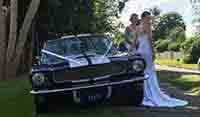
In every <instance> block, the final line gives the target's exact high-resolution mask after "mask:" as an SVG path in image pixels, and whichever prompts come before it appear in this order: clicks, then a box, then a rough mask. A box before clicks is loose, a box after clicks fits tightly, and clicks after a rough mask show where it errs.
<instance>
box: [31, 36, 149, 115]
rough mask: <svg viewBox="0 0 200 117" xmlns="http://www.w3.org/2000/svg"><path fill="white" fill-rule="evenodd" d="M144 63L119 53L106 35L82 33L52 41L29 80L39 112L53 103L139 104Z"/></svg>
mask: <svg viewBox="0 0 200 117" xmlns="http://www.w3.org/2000/svg"><path fill="white" fill-rule="evenodd" d="M144 69H145V61H144V59H143V58H142V57H141V56H140V55H137V54H129V53H128V52H126V51H125V52H122V51H119V50H118V49H117V48H116V47H115V46H114V44H113V42H112V39H111V38H110V37H108V36H105V35H92V34H82V35H76V36H64V37H62V38H59V39H54V40H49V41H47V42H46V43H45V44H44V47H43V49H42V50H41V53H40V56H39V59H38V61H37V65H34V66H33V67H32V73H31V75H30V81H31V84H32V91H31V94H32V95H33V96H34V100H35V104H36V110H37V113H41V112H43V111H44V110H46V109H47V108H48V105H49V104H50V103H51V102H58V101H61V100H62V99H64V101H66V104H79V105H84V104H92V103H101V102H105V101H108V102H111V103H114V104H117V103H125V102H126V101H128V100H129V103H130V104H134V105H139V104H140V103H141V102H142V99H143V81H144V80H145V79H146V78H147V76H145V75H144Z"/></svg>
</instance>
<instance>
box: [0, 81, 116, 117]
mask: <svg viewBox="0 0 200 117" xmlns="http://www.w3.org/2000/svg"><path fill="white" fill-rule="evenodd" d="M29 91H30V84H29V82H28V80H24V79H22V80H9V81H8V80H4V81H1V82H0V114H1V117H34V115H35V109H34V103H33V98H32V96H31V95H30V94H29ZM41 117H119V115H118V114H116V113H114V112H113V109H112V108H111V107H102V106H100V107H93V108H87V109H77V110H74V111H72V110H70V111H69V110H67V109H66V112H61V113H51V114H44V115H42V116H41Z"/></svg>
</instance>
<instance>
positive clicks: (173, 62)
mask: <svg viewBox="0 0 200 117" xmlns="http://www.w3.org/2000/svg"><path fill="white" fill-rule="evenodd" d="M155 63H156V64H159V65H169V66H173V67H179V68H186V69H193V70H197V69H198V65H197V64H185V63H182V62H181V61H178V60H175V59H163V58H162V59H161V58H157V59H156V60H155Z"/></svg>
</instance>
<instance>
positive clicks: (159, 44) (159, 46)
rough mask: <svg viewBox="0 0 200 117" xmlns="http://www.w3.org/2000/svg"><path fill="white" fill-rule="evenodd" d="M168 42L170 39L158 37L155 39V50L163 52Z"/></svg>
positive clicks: (166, 48)
mask: <svg viewBox="0 0 200 117" xmlns="http://www.w3.org/2000/svg"><path fill="white" fill-rule="evenodd" d="M169 44H170V40H167V39H165V40H164V39H160V40H158V41H156V50H157V51H158V52H164V51H167V50H168V45H169Z"/></svg>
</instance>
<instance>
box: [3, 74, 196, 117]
mask: <svg viewBox="0 0 200 117" xmlns="http://www.w3.org/2000/svg"><path fill="white" fill-rule="evenodd" d="M158 77H159V79H160V80H163V81H167V82H170V83H172V85H174V86H177V87H179V88H181V89H183V90H185V91H193V93H194V94H196V95H200V76H195V75H182V76H181V75H177V74H172V73H165V72H161V71H160V72H158ZM29 91H30V85H29V82H28V80H23V79H22V80H11V81H1V82H0V94H1V96H0V114H1V117H34V104H33V101H32V96H31V95H30V94H29ZM41 117H120V115H119V114H118V113H116V112H113V109H112V107H107V106H106V107H94V108H89V109H81V110H80V109H77V110H76V111H69V110H67V109H66V112H64V113H56V114H46V115H43V116H41Z"/></svg>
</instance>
